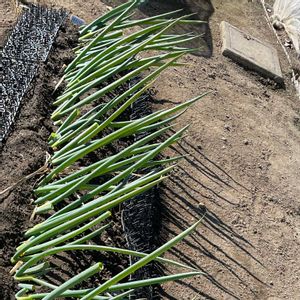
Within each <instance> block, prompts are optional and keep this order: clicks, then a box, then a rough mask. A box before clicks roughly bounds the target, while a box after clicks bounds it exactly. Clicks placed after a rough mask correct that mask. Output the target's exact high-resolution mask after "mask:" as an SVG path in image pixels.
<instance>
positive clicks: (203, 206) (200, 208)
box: [198, 203, 207, 214]
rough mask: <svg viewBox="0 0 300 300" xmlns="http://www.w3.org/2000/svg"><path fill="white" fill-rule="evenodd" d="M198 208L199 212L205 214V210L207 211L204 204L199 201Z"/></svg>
mask: <svg viewBox="0 0 300 300" xmlns="http://www.w3.org/2000/svg"><path fill="white" fill-rule="evenodd" d="M198 210H199V213H200V214H205V213H206V211H207V208H206V206H205V204H203V203H199V204H198Z"/></svg>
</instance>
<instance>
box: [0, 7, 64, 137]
mask: <svg viewBox="0 0 300 300" xmlns="http://www.w3.org/2000/svg"><path fill="white" fill-rule="evenodd" d="M66 16H67V13H66V12H65V11H63V10H52V9H47V8H44V7H40V6H34V5H32V6H30V9H29V10H25V12H24V13H23V14H22V15H21V16H20V18H19V20H18V22H17V24H16V26H15V28H14V29H13V31H12V33H11V35H10V37H9V38H8V41H7V43H6V45H5V47H4V49H3V51H2V53H1V56H0V76H1V83H0V97H1V100H0V101H1V102H0V103H1V104H0V105H1V111H0V143H1V142H3V141H4V139H5V138H6V137H7V135H8V134H9V131H10V127H11V126H12V124H13V122H14V119H15V117H16V115H17V112H18V110H19V107H20V104H21V102H22V98H23V97H24V95H25V93H26V92H27V90H28V88H29V87H30V84H31V81H32V79H33V78H34V77H35V75H36V72H37V69H38V66H39V62H40V61H45V60H46V59H47V56H48V54H49V51H50V49H51V46H52V43H53V41H54V39H55V36H56V34H57V31H58V29H59V27H60V26H61V24H62V22H63V21H64V20H65V18H66Z"/></svg>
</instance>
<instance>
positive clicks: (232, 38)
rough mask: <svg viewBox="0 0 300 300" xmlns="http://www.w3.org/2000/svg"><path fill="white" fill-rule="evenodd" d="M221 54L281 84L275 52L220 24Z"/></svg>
mask: <svg viewBox="0 0 300 300" xmlns="http://www.w3.org/2000/svg"><path fill="white" fill-rule="evenodd" d="M221 35H222V42H223V46H222V54H223V55H224V56H227V57H229V58H231V59H232V60H234V61H235V62H237V63H239V64H241V65H243V66H245V67H247V68H249V69H251V70H254V71H256V72H258V73H260V74H261V75H263V76H264V77H268V78H271V79H273V80H275V81H276V82H278V83H283V76H282V72H281V67H280V62H279V58H278V54H277V50H276V49H275V48H274V47H272V46H271V45H270V44H268V43H265V42H262V41H260V40H258V39H256V38H254V37H252V36H250V35H248V34H247V33H245V32H243V31H241V30H239V29H238V28H236V27H234V26H232V25H230V24H229V23H227V22H225V21H223V22H221Z"/></svg>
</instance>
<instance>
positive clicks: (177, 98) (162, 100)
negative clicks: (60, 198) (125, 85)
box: [0, 0, 300, 300]
mask: <svg viewBox="0 0 300 300" xmlns="http://www.w3.org/2000/svg"><path fill="white" fill-rule="evenodd" d="M55 2H57V1H53V2H51V1H47V3H54V4H55ZM122 2H124V1H122ZM157 2H158V1H154V0H153V1H152V2H151V3H154V5H153V6H151V5H150V4H149V6H145V7H144V8H143V11H142V13H144V14H147V15H150V14H152V13H153V9H154V8H155V9H156V11H158V12H159V9H160V7H159V5H158V6H157V5H156V6H155V4H157ZM167 2H168V1H166V3H167ZM0 3H1V2H0ZM164 3H165V2H164ZM173 3H176V4H178V3H179V1H173ZM60 4H61V5H65V7H67V8H68V9H70V10H71V11H72V12H73V13H74V14H77V15H78V16H79V17H81V18H84V19H85V20H87V21H91V20H92V19H94V18H95V17H96V16H98V15H99V14H101V13H103V12H104V11H106V10H107V6H106V5H105V4H104V3H101V2H100V1H96V2H95V1H92V0H86V1H81V0H76V1H61V3H60ZM106 4H111V3H109V1H106ZM113 4H115V2H114V3H113ZM181 5H186V8H187V9H188V10H191V11H193V10H196V11H195V12H197V13H199V11H203V10H206V11H207V12H208V14H205V15H206V16H208V15H210V14H211V13H212V12H211V7H213V10H214V13H212V16H211V18H210V22H209V25H210V30H209V34H207V37H208V38H207V39H206V40H205V42H206V45H204V46H205V47H208V48H210V49H211V51H212V56H211V57H209V58H208V57H201V56H195V55H189V56H187V57H186V58H184V59H183V61H184V62H186V63H187V64H188V65H187V66H185V67H182V68H174V69H172V70H169V71H166V72H165V73H164V76H162V77H161V78H160V80H159V81H158V82H157V83H156V85H155V88H156V90H157V95H156V97H157V103H156V106H157V107H158V108H159V107H161V106H164V107H168V106H172V105H174V104H176V103H181V102H182V101H185V100H187V99H190V98H193V97H195V96H197V95H199V94H201V93H203V92H205V91H207V90H210V91H212V93H211V94H209V95H207V96H206V97H205V98H203V99H202V100H201V101H199V102H198V103H196V104H195V105H194V106H193V108H191V109H189V110H188V111H187V112H186V113H185V115H183V116H182V117H181V118H180V119H179V120H178V123H177V125H176V126H177V128H180V127H182V126H184V125H186V124H191V126H190V129H189V134H188V136H187V137H185V139H184V141H183V142H182V143H181V144H180V145H178V146H177V147H175V148H174V149H173V150H172V151H170V153H166V154H171V152H173V153H174V152H176V153H180V154H188V156H187V157H186V159H185V160H184V161H182V162H181V163H180V164H179V166H178V167H177V169H176V171H175V172H174V173H173V176H172V177H171V178H170V180H168V181H167V182H166V183H165V186H164V189H163V191H164V192H163V197H164V200H165V206H166V208H167V209H165V210H164V236H167V237H168V238H170V237H171V236H173V235H174V234H177V233H179V232H181V231H182V230H183V229H184V228H187V227H188V226H189V225H191V224H192V223H193V222H194V221H195V220H196V219H198V218H199V217H200V216H201V215H202V214H203V212H204V211H205V209H204V208H203V207H204V206H205V207H206V216H205V218H204V220H203V225H202V226H201V227H199V229H198V231H197V232H196V233H195V234H193V235H192V236H191V237H190V238H188V239H187V240H186V241H184V242H182V243H181V244H180V245H179V246H178V247H176V249H174V250H173V251H171V252H170V253H169V254H168V257H170V258H177V259H179V260H182V261H184V262H186V263H189V264H191V265H194V266H197V267H198V268H200V269H201V270H203V272H205V273H206V275H205V276H200V277H198V278H195V279H191V280H184V281H183V282H180V283H176V284H174V283H171V284H166V285H165V286H164V291H163V297H164V299H189V300H192V299H193V300H198V299H218V300H219V299H226V300H227V299H243V300H244V299H245V300H248V299H263V300H265V299H266V300H267V299H268V300H275V299H277V300H278V299H300V292H299V291H300V289H299V287H300V279H299V276H300V270H299V269H300V255H299V250H298V249H299V244H300V238H299V235H300V229H299V228H300V205H299V196H298V195H299V191H300V188H299V184H298V181H299V170H300V168H299V167H300V147H299V143H300V125H299V124H300V121H299V120H300V102H299V99H298V98H297V97H296V93H295V90H294V87H293V86H292V84H291V83H290V75H291V70H290V66H289V65H288V63H287V60H286V57H285V55H284V53H283V51H282V49H281V48H280V47H279V46H278V44H277V41H276V38H275V36H274V35H273V32H272V30H271V29H270V28H269V27H268V25H267V22H266V20H265V17H264V12H263V10H262V7H261V5H260V2H259V1H256V0H254V1H248V0H241V1H231V0H213V1H211V3H210V1H204V0H203V1H196V0H187V1H181ZM0 14H2V12H0ZM223 20H225V21H228V22H230V23H231V24H232V25H234V26H237V27H239V28H240V29H242V30H245V31H246V32H247V33H249V34H251V35H253V36H255V37H257V38H259V39H262V40H264V41H267V42H269V43H271V44H272V45H273V46H274V47H275V48H277V50H278V53H279V56H280V61H281V65H282V70H283V74H284V78H285V84H286V86H285V88H282V87H279V86H277V85H276V84H274V83H273V82H272V81H268V80H266V79H263V78H261V77H260V76H258V75H257V74H255V73H252V72H249V71H247V70H245V69H243V68H242V67H240V66H238V65H236V64H235V63H234V62H232V61H231V60H229V59H227V58H225V57H223V56H222V55H221V54H220V49H221V40H220V33H219V24H220V22H221V21H223ZM199 30H200V29H199ZM201 30H202V29H201ZM206 33H207V29H206ZM209 44H210V45H209ZM211 45H212V46H213V47H211ZM45 74H47V66H46V69H45ZM43 76H44V75H43ZM51 76H52V75H51ZM44 77H45V78H46V86H47V84H48V83H47V82H48V81H49V85H50V86H52V87H53V80H55V78H56V77H55V76H54V77H53V76H52V77H51V79H50V78H48V79H47V75H45V76H44ZM40 85H43V84H42V83H41V82H40ZM44 85H45V84H44ZM38 86H39V85H37V87H36V88H38ZM34 94H36V93H34ZM45 95H48V94H47V93H45ZM45 98H46V97H45ZM32 99H34V97H33V98H30V99H28V101H29V102H27V103H26V104H24V107H23V109H22V112H21V114H20V119H19V121H18V123H17V125H16V127H15V128H16V130H15V132H14V133H13V134H12V136H11V137H10V138H9V140H8V142H7V145H6V146H5V147H6V148H5V149H6V150H5V149H4V150H3V151H4V152H2V154H1V158H0V178H1V187H2V185H3V186H4V187H6V186H7V184H9V183H10V182H15V181H16V180H18V179H19V178H20V177H22V176H23V175H26V174H28V172H29V170H31V169H32V168H37V167H39V166H41V165H42V164H43V162H44V153H45V151H47V144H46V142H45V138H46V137H47V136H48V134H49V133H50V132H51V125H50V123H49V121H48V119H47V117H48V106H47V105H48V104H47V101H51V99H49V98H46V99H47V100H45V99H41V102H38V101H37V100H32ZM31 101H34V102H31ZM44 101H45V102H44ZM34 103H35V104H34ZM45 103H46V104H45ZM37 109H39V110H40V111H41V113H40V114H39V117H38V118H41V117H40V115H42V116H43V117H42V119H43V122H44V123H41V121H40V120H37V122H36V120H35V118H36V117H35V116H36V114H35V112H36V111H37ZM40 124H45V125H43V126H41V125H40ZM14 145H15V146H14ZM9 147H12V148H13V149H15V150H14V152H12V151H11V150H10V149H12V148H9ZM16 149H17V150H16ZM4 165H5V169H4V167H3V166H4ZM2 182H4V183H3V184H2ZM33 184H34V180H32V182H31V183H30V184H27V185H22V186H20V187H19V188H18V189H17V190H16V191H14V192H13V193H14V194H15V193H16V194H15V195H14V196H12V195H10V196H9V197H6V198H5V199H3V200H1V201H2V202H1V201H0V210H1V213H2V215H1V224H0V241H1V244H0V246H1V247H0V249H1V250H0V251H2V253H1V255H0V265H1V272H0V276H1V278H0V283H1V285H2V286H1V292H0V296H2V297H0V298H1V299H5V300H6V299H10V298H9V297H10V293H9V291H10V289H12V288H13V283H12V280H11V279H10V277H9V275H8V273H7V272H8V270H9V268H10V265H9V257H10V256H11V254H12V251H13V248H14V246H15V245H16V244H18V243H19V241H20V240H22V233H23V231H24V230H25V229H26V228H27V227H28V225H29V224H28V218H29V216H30V214H31V211H32V207H31V206H30V197H31V194H30V190H31V188H32V185H33ZM10 197H13V198H10ZM12 199H13V200H12ZM2 290H3V291H5V293H4V292H2ZM1 293H2V294H1Z"/></svg>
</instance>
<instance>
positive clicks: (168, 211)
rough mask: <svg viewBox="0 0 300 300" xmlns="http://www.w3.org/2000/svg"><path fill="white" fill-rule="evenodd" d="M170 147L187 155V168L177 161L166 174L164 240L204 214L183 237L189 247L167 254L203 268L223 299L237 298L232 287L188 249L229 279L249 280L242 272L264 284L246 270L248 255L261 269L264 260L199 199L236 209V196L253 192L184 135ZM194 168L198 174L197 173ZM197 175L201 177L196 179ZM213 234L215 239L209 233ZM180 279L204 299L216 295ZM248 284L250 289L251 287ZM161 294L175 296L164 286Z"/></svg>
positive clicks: (169, 296)
mask: <svg viewBox="0 0 300 300" xmlns="http://www.w3.org/2000/svg"><path fill="white" fill-rule="evenodd" d="M174 133H175V132H174V131H173V132H170V135H172V134H174ZM172 150H173V151H174V152H175V153H176V156H178V155H179V156H186V157H185V158H184V159H185V160H186V161H187V162H188V164H189V165H190V167H189V172H187V171H186V169H185V168H183V167H182V166H181V165H182V164H179V165H178V166H177V171H176V172H174V174H172V176H170V178H169V183H167V184H165V185H163V186H162V188H161V192H162V194H163V195H162V198H163V199H164V200H165V201H164V206H163V208H162V215H163V219H164V225H163V230H162V243H163V242H165V241H166V240H167V239H170V236H175V235H176V233H177V234H178V232H181V231H184V230H185V229H186V228H188V227H189V226H190V225H191V222H190V221H187V220H190V219H199V217H201V216H203V215H204V218H203V224H202V227H201V230H200V231H196V232H195V233H193V234H192V235H191V236H190V237H189V238H187V239H185V241H184V244H185V247H187V248H188V249H186V248H185V250H186V251H184V252H183V251H181V250H179V249H176V248H174V249H172V250H170V253H172V255H173V256H175V257H176V258H177V259H178V260H179V261H182V262H183V263H185V264H187V265H189V266H191V267H194V268H197V269H198V270H200V271H202V272H204V273H205V274H206V275H205V277H206V279H207V280H208V281H209V282H210V284H212V285H213V286H215V287H217V288H218V289H220V290H221V293H222V295H223V296H224V297H225V298H226V299H227V298H230V299H231V298H232V299H240V298H239V296H238V295H237V294H236V291H232V290H230V289H228V285H227V284H224V285H223V284H222V283H221V282H220V281H219V280H217V279H216V278H215V276H213V275H211V274H209V273H212V272H209V271H207V269H206V268H203V266H201V260H199V259H198V261H197V259H196V258H195V257H194V260H192V259H191V255H192V253H196V254H197V255H198V257H199V256H200V257H201V256H206V257H208V258H209V260H210V261H211V262H212V263H211V265H213V266H214V269H219V270H220V269H221V270H222V271H223V272H227V273H229V274H230V275H231V277H232V278H233V279H232V280H234V281H236V282H239V283H240V284H242V285H243V286H246V285H247V283H246V282H245V281H244V280H243V278H245V276H247V277H251V278H252V279H253V280H255V281H257V282H259V283H260V284H262V285H266V283H264V282H263V281H262V280H261V279H260V278H258V277H257V276H256V275H255V274H254V273H253V272H251V271H250V270H249V268H248V267H247V265H248V264H247V263H245V261H249V260H252V261H253V263H254V264H256V265H257V266H259V267H262V268H264V266H263V265H262V263H261V262H260V261H259V260H258V259H257V258H256V257H255V256H254V255H253V254H252V252H255V247H254V246H253V245H252V244H251V243H250V242H249V241H247V240H246V239H245V238H244V237H243V236H242V235H240V234H239V233H237V232H236V231H235V230H234V228H233V227H232V226H230V225H228V224H226V223H225V222H223V221H222V220H221V219H220V218H219V216H218V215H217V214H216V213H214V212H212V211H211V210H209V209H207V208H206V207H205V206H204V205H202V204H201V203H200V202H199V201H200V200H201V199H202V200H203V201H204V202H205V203H208V205H209V203H212V204H213V205H217V206H219V207H222V206H223V204H224V203H225V204H226V205H229V206H231V207H232V211H233V212H234V207H235V206H236V205H239V204H238V202H237V201H236V198H239V195H242V194H244V195H245V194H248V195H251V191H250V190H248V189H247V187H245V186H244V185H243V184H241V183H239V182H238V181H236V180H235V179H234V178H233V177H231V176H230V174H228V173H227V172H226V171H225V170H223V169H222V168H221V167H220V166H219V165H218V164H216V163H215V162H213V161H212V160H210V159H209V158H208V157H207V156H205V155H204V154H203V153H202V151H201V149H198V148H197V147H195V146H194V145H192V144H191V143H189V142H188V141H187V139H184V141H183V142H182V143H180V144H178V145H176V146H175V147H172ZM195 173H198V174H199V173H200V174H199V175H197V176H195ZM197 178H201V179H200V180H198V179H197ZM202 178H203V180H202ZM204 182H205V183H204ZM195 187H196V188H195ZM218 187H220V188H218ZM221 190H231V191H234V193H233V194H234V197H232V199H231V198H230V199H229V197H225V196H222V195H221V193H220V191H221ZM182 212H185V214H184V215H183V214H182ZM170 228H172V229H170ZM214 235H215V236H216V238H211V236H214ZM212 240H222V242H221V243H217V244H216V243H213V242H212ZM228 249H231V251H228ZM229 253H230V254H229ZM236 254H238V255H236ZM233 255H234V256H233ZM237 257H238V258H237ZM214 273H215V272H214ZM200 280H201V279H200ZM202 280H203V278H202ZM180 284H182V285H183V286H185V289H191V290H193V291H194V292H195V293H197V295H201V296H202V297H204V298H205V299H213V300H216V298H214V296H210V295H208V294H206V293H205V292H204V291H207V290H206V289H203V290H201V287H199V288H196V286H197V285H194V286H192V285H189V284H187V283H185V282H182V281H181V282H180ZM198 286H200V285H198ZM248 288H250V289H251V287H248ZM161 295H162V296H164V297H166V298H167V299H176V298H173V297H172V295H169V294H166V292H165V291H164V290H161ZM197 299H198V298H197Z"/></svg>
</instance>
